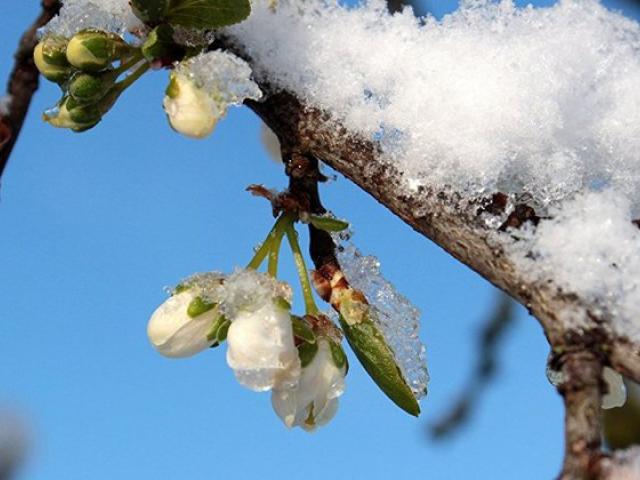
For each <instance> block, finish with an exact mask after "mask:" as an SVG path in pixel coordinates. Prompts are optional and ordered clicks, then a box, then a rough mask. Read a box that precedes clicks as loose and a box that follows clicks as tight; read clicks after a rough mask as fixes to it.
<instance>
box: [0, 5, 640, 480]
mask: <svg viewBox="0 0 640 480" xmlns="http://www.w3.org/2000/svg"><path fill="white" fill-rule="evenodd" d="M428 3H429V4H430V7H434V6H437V9H436V8H434V11H436V13H438V14H441V13H443V12H444V11H446V10H450V9H451V8H452V5H453V4H454V2H428ZM547 3H548V2H547ZM609 4H613V3H612V2H611V3H609ZM38 5H39V2H37V1H35V0H31V1H22V2H0V19H2V31H3V36H2V38H3V40H4V41H3V42H2V43H1V44H0V58H3V59H4V60H3V61H2V62H0V78H6V77H7V75H8V71H9V68H10V66H11V65H10V64H11V62H10V61H9V58H10V56H11V55H12V53H13V50H14V48H15V45H16V43H17V40H18V38H19V35H20V34H21V33H22V31H23V30H24V28H25V26H26V25H28V24H30V23H31V21H32V19H33V18H34V17H35V16H36V14H37V12H38ZM615 6H616V7H617V8H620V7H622V6H623V4H621V3H616V4H615ZM628 11H629V12H632V13H634V14H636V15H637V14H638V12H637V7H634V9H631V7H629V10H628ZM166 81H167V74H166V72H154V73H152V74H149V75H147V76H145V77H144V78H143V79H142V80H141V81H140V82H138V83H137V84H136V85H135V86H134V87H133V88H132V89H131V90H130V91H128V92H127V93H126V94H125V95H124V97H123V98H122V99H121V101H120V102H119V104H118V105H117V106H116V107H115V108H114V109H113V111H112V112H110V113H109V115H108V116H107V117H106V118H105V119H104V121H103V122H102V123H101V124H100V126H99V127H98V128H96V129H94V130H91V131H89V132H87V133H84V134H81V135H78V134H73V133H70V132H67V131H62V130H56V129H53V128H51V127H49V126H47V125H45V124H44V123H42V122H41V120H40V113H41V112H42V111H43V110H44V109H45V108H46V107H48V106H51V105H53V104H54V103H55V101H56V100H57V98H58V92H57V91H56V90H57V87H55V86H53V85H52V84H50V83H44V84H43V86H42V89H41V90H40V91H39V93H38V94H37V96H36V97H35V100H34V103H33V106H32V108H31V111H30V113H29V117H28V119H27V122H26V124H25V127H24V130H23V134H22V137H21V139H20V141H19V143H18V145H17V147H16V149H15V150H14V153H13V157H12V159H11V162H10V164H9V167H8V169H7V170H6V173H5V176H4V179H3V184H2V190H1V192H0V195H1V201H0V232H2V235H0V265H2V270H1V272H2V273H1V274H0V408H3V407H4V408H9V409H13V410H15V411H17V412H19V413H20V414H21V415H22V416H24V417H25V418H27V419H28V421H29V426H30V429H31V431H32V434H31V437H32V440H33V442H32V448H31V451H30V453H29V459H28V463H27V465H26V466H25V468H24V469H23V471H22V474H21V476H20V478H21V479H24V480H27V479H28V480H50V479H55V478H60V479H70V480H73V479H87V478H90V479H92V480H101V479H110V480H111V479H113V478H123V479H130V478H131V479H136V480H144V479H154V480H157V479H174V478H184V479H190V480H191V479H193V480H199V479H211V478H234V479H245V478H246V479H253V478H261V479H272V478H273V479H276V478H278V479H280V478H288V477H291V476H294V475H304V478H306V479H309V480H311V479H321V478H328V477H331V478H358V479H359V478H367V479H386V478H389V476H390V475H393V476H395V478H401V479H408V478H413V477H420V478H437V479H448V478H451V479H454V478H463V477H467V476H469V475H472V476H473V477H474V478H491V479H502V478H504V479H513V478H519V479H523V480H524V479H540V478H551V477H552V476H553V475H554V474H555V473H556V471H557V469H558V467H559V465H560V460H561V454H562V408H561V401H560V398H559V397H558V395H557V394H556V393H555V391H554V390H553V389H552V388H551V387H550V386H549V385H548V383H547V381H546V378H545V375H544V370H545V359H546V355H547V352H548V347H547V344H546V341H545V339H544V337H543V334H542V331H541V329H540V328H539V327H538V325H537V323H536V321H535V320H534V319H532V318H530V317H529V316H528V315H527V314H526V312H524V311H523V310H520V311H519V315H518V319H517V323H516V325H515V327H514V328H513V329H512V331H511V332H510V335H509V338H508V343H506V344H505V346H504V348H503V349H502V351H501V354H500V358H501V364H500V370H499V374H498V376H497V379H496V380H495V382H494V384H493V385H492V387H491V388H490V389H489V391H488V392H487V393H486V395H484V396H483V397H482V399H481V402H480V405H479V406H480V408H479V410H478V412H477V415H475V416H474V417H473V419H472V420H471V422H470V423H469V424H468V426H467V427H466V428H465V429H464V430H462V431H461V432H460V433H459V434H458V435H456V436H454V437H452V438H451V439H448V440H446V441H442V442H435V441H433V440H431V439H430V438H429V436H428V435H427V434H426V432H427V425H428V424H429V423H430V422H433V421H434V420H435V419H437V418H439V416H440V415H441V414H442V413H443V412H444V411H446V410H447V407H448V406H450V405H451V403H452V401H453V400H454V399H455V398H457V394H458V392H459V391H460V389H461V388H462V386H463V385H464V384H465V382H466V381H467V380H468V378H469V376H470V374H471V368H472V365H473V359H474V357H475V354H476V340H477V332H478V328H479V325H480V322H481V320H482V319H483V318H484V317H485V316H486V314H487V312H488V310H489V309H490V308H491V305H492V302H493V300H494V298H495V297H494V290H493V288H492V287H491V286H490V285H488V284H487V283H486V282H485V281H483V280H482V279H481V278H480V277H478V276H477V275H476V274H474V273H473V272H471V271H469V270H468V269H467V268H465V267H463V266H462V265H460V264H458V263H457V262H455V261H454V260H452V259H451V258H450V257H449V256H448V255H447V254H445V253H444V252H443V251H442V250H440V249H439V248H438V247H436V246H434V245H433V244H431V243H430V242H429V241H427V240H425V239H424V238H423V237H421V236H420V235H418V234H416V233H415V232H413V231H412V230H411V229H410V228H408V227H407V226H405V225H404V224H403V223H402V222H401V221H400V220H398V219H396V218H395V217H394V216H392V215H391V214H390V213H389V212H387V211H386V210H385V209H384V208H383V207H381V206H380V205H378V204H377V203H376V202H375V201H374V200H373V199H371V198H370V197H369V196H368V195H366V194H364V193H363V192H361V191H359V190H358V189H357V188H356V187H354V186H353V185H351V184H350V183H349V182H348V181H347V180H345V179H343V178H338V179H337V180H336V181H333V182H331V183H329V184H327V185H326V186H324V187H323V192H322V193H323V197H324V200H325V204H326V205H327V206H328V207H329V208H331V209H332V210H333V211H334V212H335V213H337V214H338V215H340V216H341V217H346V218H348V219H349V220H350V221H351V222H352V225H353V227H354V229H355V231H356V235H355V237H354V240H355V242H356V244H357V245H358V246H359V248H360V249H361V250H362V251H363V252H365V253H369V254H375V255H377V256H378V257H379V258H380V260H381V262H382V265H383V271H384V273H385V274H386V276H387V277H388V278H389V279H391V280H392V281H393V282H394V283H395V284H396V286H397V287H398V289H399V290H401V291H402V292H404V293H405V294H406V295H407V296H409V297H410V298H411V299H412V300H413V301H414V302H415V303H416V304H417V305H418V306H419V307H420V308H421V310H422V312H423V323H422V332H421V335H422V339H423V341H424V342H425V343H426V345H427V356H428V362H429V370H430V374H431V382H430V385H429V388H430V391H429V395H428V396H427V398H426V399H425V400H423V402H422V409H423V415H422V416H421V417H420V418H419V419H414V418H412V417H410V416H407V415H406V414H404V413H403V412H401V411H400V410H399V409H397V408H395V407H394V406H393V405H392V404H391V403H390V402H389V401H388V400H387V399H386V398H385V397H384V396H383V395H382V394H381V393H379V392H378V391H377V389H376V387H375V385H374V384H373V383H372V382H371V381H370V380H369V378H368V377H367V376H366V374H365V373H364V372H363V370H362V369H361V367H360V366H359V365H358V364H357V361H356V360H355V359H354V358H353V357H351V366H352V368H351V371H350V373H349V376H348V378H347V391H346V393H345V395H344V396H343V397H342V398H341V400H340V402H341V405H340V411H339V412H338V415H337V416H336V418H335V419H334V420H333V422H332V423H331V424H330V425H329V426H327V427H325V428H324V429H322V430H320V431H318V432H317V433H315V434H312V435H309V434H306V433H305V432H302V431H299V430H293V431H288V430H287V429H286V428H285V427H284V426H283V425H282V424H281V423H280V420H279V419H278V418H277V417H276V416H275V414H274V413H273V412H272V411H271V406H270V401H269V395H268V394H255V393H252V392H250V391H248V390H245V389H243V388H242V387H240V386H239V385H238V384H237V383H236V381H235V380H234V378H233V375H232V372H231V371H230V370H229V369H228V368H227V366H226V363H225V359H224V351H223V350H213V351H210V352H205V353H204V354H201V355H199V356H196V357H194V358H192V359H188V360H182V361H171V360H167V359H164V358H162V357H160V356H159V355H158V354H156V353H155V352H154V351H153V349H152V348H151V347H150V346H149V344H148V342H147V339H146V323H147V320H148V317H149V315H150V313H151V312H152V311H153V310H154V309H155V307H156V306H157V305H158V304H159V303H161V302H162V301H163V299H164V298H165V294H164V292H163V287H164V286H167V285H173V284H175V283H176V282H177V281H178V280H180V279H181V278H183V277H185V276H187V275H189V274H190V273H192V272H196V271H205V270H223V271H230V270H232V269H233V268H234V267H235V266H236V265H244V264H245V263H246V262H247V260H248V259H249V258H250V256H251V252H252V248H253V246H254V245H255V244H256V243H257V242H258V241H260V240H261V239H262V237H263V236H264V234H265V233H266V232H267V230H268V229H269V228H270V224H271V222H272V218H271V216H270V212H269V208H268V206H267V205H266V203H265V202H263V201H260V200H258V199H255V198H253V197H251V196H250V195H248V194H247V193H245V192H244V188H245V187H246V186H247V185H248V184H250V183H264V184H266V185H268V186H272V187H283V186H284V185H285V184H286V179H285V177H284V175H283V174H282V171H281V167H280V166H279V165H277V164H275V163H274V162H273V161H271V160H269V159H268V158H267V156H266V154H265V153H264V150H263V148H262V146H261V143H260V141H259V132H260V124H259V120H258V119H257V118H256V117H255V116H254V115H253V114H252V113H251V112H250V111H248V110H247V109H244V108H238V109H234V110H233V111H232V112H231V113H230V115H229V116H228V117H227V118H226V119H225V120H224V121H223V122H221V123H220V124H219V125H218V127H217V129H216V132H215V134H214V135H213V136H212V137H211V138H210V139H207V140H205V141H194V140H189V139H185V138H183V137H180V136H179V135H177V134H174V133H173V132H172V131H171V130H170V128H169V127H168V125H167V123H166V120H165V117H164V114H163V112H162V107H161V101H162V95H163V91H164V87H165V84H166ZM285 258H286V257H285ZM283 274H284V276H285V277H287V276H288V278H291V279H293V276H292V269H291V268H285V269H284V270H283Z"/></svg>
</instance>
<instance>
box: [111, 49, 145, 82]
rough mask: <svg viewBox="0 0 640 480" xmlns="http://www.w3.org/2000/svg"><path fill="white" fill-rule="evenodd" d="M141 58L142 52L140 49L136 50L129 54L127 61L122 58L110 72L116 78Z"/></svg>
mask: <svg viewBox="0 0 640 480" xmlns="http://www.w3.org/2000/svg"><path fill="white" fill-rule="evenodd" d="M143 58H144V57H143V55H142V52H141V51H140V50H136V51H135V52H134V54H133V55H132V56H131V58H129V60H127V61H125V60H123V61H122V62H121V64H120V66H119V67H118V68H116V69H115V70H114V71H113V72H112V74H114V75H115V78H118V77H119V76H120V75H122V74H123V73H124V72H126V71H127V70H129V69H130V68H131V67H133V66H134V65H135V64H136V63H138V62H139V61H140V60H142V59H143Z"/></svg>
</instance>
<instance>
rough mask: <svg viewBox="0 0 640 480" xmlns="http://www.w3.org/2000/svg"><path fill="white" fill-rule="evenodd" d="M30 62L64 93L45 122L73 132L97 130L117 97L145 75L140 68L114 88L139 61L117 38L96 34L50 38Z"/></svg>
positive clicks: (46, 116) (51, 36)
mask: <svg viewBox="0 0 640 480" xmlns="http://www.w3.org/2000/svg"><path fill="white" fill-rule="evenodd" d="M33 59H34V62H35V64H36V67H37V68H38V70H39V71H40V73H42V75H43V76H44V77H45V78H47V79H48V80H50V81H52V82H55V83H57V84H58V85H60V87H61V88H62V91H63V95H62V98H61V99H60V100H59V101H58V104H57V105H56V106H55V107H54V108H53V109H51V110H49V111H47V112H45V114H44V120H45V121H47V122H48V123H50V124H51V125H53V126H54V127H59V128H69V129H71V130H73V131H75V132H83V131H85V130H88V129H90V128H93V127H94V126H96V125H97V124H98V123H99V122H100V120H101V119H102V117H103V115H104V114H105V113H106V112H107V111H109V110H110V109H111V107H112V106H113V105H114V103H115V102H116V100H117V99H118V97H119V96H120V94H121V93H122V92H123V91H124V90H125V89H126V88H127V87H128V86H129V85H130V84H131V83H132V82H133V81H135V79H136V78H137V77H139V76H140V75H141V74H142V73H144V71H146V68H145V67H144V66H143V67H140V68H139V69H137V70H135V71H134V72H133V73H132V74H131V75H130V76H129V77H128V78H126V79H124V80H122V81H121V82H117V80H118V78H119V77H120V76H122V75H123V74H124V73H126V72H128V71H129V69H131V68H133V67H135V66H137V65H138V64H139V63H140V61H141V60H142V56H141V55H139V54H138V52H137V51H136V50H135V49H133V48H132V47H130V46H129V45H128V44H127V43H126V42H125V41H124V40H123V39H122V38H120V37H119V36H118V35H115V34H113V33H109V32H103V31H100V30H82V31H80V32H78V33H76V34H75V35H74V36H73V37H71V38H70V39H68V38H65V37H62V36H58V35H49V36H47V37H45V38H44V39H43V40H42V41H41V42H40V43H38V45H37V46H36V48H35V49H34V52H33ZM115 62H118V63H119V65H118V66H117V67H115V66H114V63H115Z"/></svg>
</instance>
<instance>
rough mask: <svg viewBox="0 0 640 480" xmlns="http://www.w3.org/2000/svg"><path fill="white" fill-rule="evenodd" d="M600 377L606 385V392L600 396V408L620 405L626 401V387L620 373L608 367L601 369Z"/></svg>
mask: <svg viewBox="0 0 640 480" xmlns="http://www.w3.org/2000/svg"><path fill="white" fill-rule="evenodd" d="M602 379H603V380H604V383H605V385H606V386H607V392H606V393H605V394H604V395H603V396H602V408H604V409H605V410H606V409H610V408H616V407H621V406H623V405H624V404H625V402H626V401H627V388H626V387H625V386H624V382H623V380H622V375H620V374H619V373H618V372H616V371H615V370H613V369H612V368H609V367H604V368H603V369H602Z"/></svg>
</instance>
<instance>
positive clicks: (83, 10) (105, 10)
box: [41, 0, 142, 38]
mask: <svg viewBox="0 0 640 480" xmlns="http://www.w3.org/2000/svg"><path fill="white" fill-rule="evenodd" d="M141 25H142V24H141V23H140V21H139V20H138V19H137V18H136V17H135V16H134V15H133V12H132V11H131V7H130V6H129V0H63V4H62V9H61V10H60V14H59V15H58V16H57V17H55V18H54V19H53V20H51V21H50V22H49V23H48V24H47V25H46V26H45V27H44V28H43V29H42V30H41V34H43V35H46V34H54V35H61V36H63V37H67V38H69V37H72V36H73V35H74V34H75V33H77V32H79V31H80V30H83V29H86V28H95V29H99V30H104V31H108V32H113V33H117V34H118V35H121V36H123V35H124V34H125V33H126V32H127V31H131V30H132V29H134V28H136V27H140V26H141Z"/></svg>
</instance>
